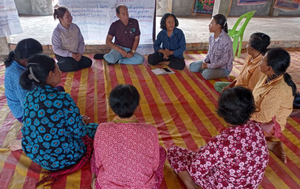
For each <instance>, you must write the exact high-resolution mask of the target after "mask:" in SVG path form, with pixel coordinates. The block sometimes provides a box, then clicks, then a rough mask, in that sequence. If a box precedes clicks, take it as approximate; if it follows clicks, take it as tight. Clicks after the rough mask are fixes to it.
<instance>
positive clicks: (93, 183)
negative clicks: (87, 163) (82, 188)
mask: <svg viewBox="0 0 300 189" xmlns="http://www.w3.org/2000/svg"><path fill="white" fill-rule="evenodd" d="M96 179H97V178H94V179H93V181H92V186H91V187H92V189H95V188H96V186H95V184H96Z"/></svg>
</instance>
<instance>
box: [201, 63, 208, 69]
mask: <svg viewBox="0 0 300 189" xmlns="http://www.w3.org/2000/svg"><path fill="white" fill-rule="evenodd" d="M206 68H207V63H206V62H203V63H202V66H201V69H202V70H205V69H206Z"/></svg>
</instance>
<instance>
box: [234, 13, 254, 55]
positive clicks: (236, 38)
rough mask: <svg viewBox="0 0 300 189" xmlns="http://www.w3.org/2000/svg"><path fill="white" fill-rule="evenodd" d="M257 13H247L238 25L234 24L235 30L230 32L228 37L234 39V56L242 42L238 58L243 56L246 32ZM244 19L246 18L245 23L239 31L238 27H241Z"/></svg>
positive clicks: (238, 21)
mask: <svg viewBox="0 0 300 189" xmlns="http://www.w3.org/2000/svg"><path fill="white" fill-rule="evenodd" d="M255 12H256V10H254V11H250V12H247V13H245V14H243V15H242V16H240V18H239V19H238V20H237V21H236V23H235V24H234V26H233V28H232V29H229V30H228V35H229V36H230V37H232V38H233V44H232V48H233V54H234V56H235V54H236V50H237V47H238V42H239V41H240V43H239V50H238V55H237V57H240V55H241V51H242V43H243V36H244V31H245V28H246V26H247V25H248V23H249V21H250V19H251V18H252V16H253V15H254V13H255ZM244 18H245V22H244V23H243V24H242V25H241V26H240V28H239V29H237V27H238V26H239V25H240V22H241V21H242V20H243V19H244Z"/></svg>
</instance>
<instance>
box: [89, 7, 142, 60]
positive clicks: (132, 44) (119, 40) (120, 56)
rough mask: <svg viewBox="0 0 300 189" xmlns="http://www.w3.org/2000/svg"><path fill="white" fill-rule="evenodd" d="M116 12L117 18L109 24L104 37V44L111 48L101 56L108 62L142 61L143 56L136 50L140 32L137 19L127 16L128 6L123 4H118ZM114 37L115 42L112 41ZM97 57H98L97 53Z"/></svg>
mask: <svg viewBox="0 0 300 189" xmlns="http://www.w3.org/2000/svg"><path fill="white" fill-rule="evenodd" d="M116 13H117V17H118V18H119V20H117V21H115V22H113V23H112V24H111V26H110V28H109V31H108V34H107V37H106V44H107V45H108V46H109V48H111V51H110V52H109V53H108V54H105V55H104V56H103V58H104V59H105V60H106V61H107V62H108V63H109V64H115V63H120V64H141V63H143V62H144V57H143V56H142V55H140V54H138V53H137V52H136V49H137V47H138V45H139V41H140V34H141V32H140V28H139V23H138V21H137V20H136V19H134V18H129V15H128V8H127V7H126V6H125V5H118V6H117V8H116ZM114 37H115V42H114V43H113V42H112V39H113V38H114ZM95 56H97V54H96V55H95ZM97 58H98V59H99V54H98V57H97ZM97 58H96V59H97Z"/></svg>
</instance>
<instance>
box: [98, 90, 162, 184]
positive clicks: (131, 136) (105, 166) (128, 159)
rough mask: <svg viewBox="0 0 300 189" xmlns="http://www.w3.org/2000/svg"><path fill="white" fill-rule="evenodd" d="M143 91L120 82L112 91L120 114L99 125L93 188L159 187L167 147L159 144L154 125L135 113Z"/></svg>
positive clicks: (111, 102)
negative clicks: (139, 91) (145, 121)
mask: <svg viewBox="0 0 300 189" xmlns="http://www.w3.org/2000/svg"><path fill="white" fill-rule="evenodd" d="M139 99H140V95H139V93H138V91H137V90H136V88H135V87H134V86H132V85H126V84H125V85H118V86H117V87H116V88H114V89H113V90H112V91H111V93H110V95H109V105H110V107H111V109H112V110H113V111H114V112H115V113H116V114H117V116H116V117H115V118H114V119H113V121H112V122H109V123H102V124H100V125H99V127H98V129H97V132H96V135H95V139H94V157H93V158H92V172H93V173H95V174H96V179H94V182H93V184H92V187H93V188H97V189H99V188H101V189H118V188H122V189H126V188H130V189H141V188H143V189H154V188H155V189H156V188H159V186H160V184H161V182H162V179H163V173H162V170H163V166H164V162H165V160H166V151H165V149H164V148H163V147H161V146H159V143H158V134H157V130H156V128H155V127H154V126H153V125H148V124H145V123H138V121H137V119H136V117H135V116H134V115H133V113H134V111H135V110H136V108H137V107H138V105H139Z"/></svg>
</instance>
